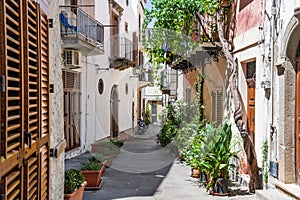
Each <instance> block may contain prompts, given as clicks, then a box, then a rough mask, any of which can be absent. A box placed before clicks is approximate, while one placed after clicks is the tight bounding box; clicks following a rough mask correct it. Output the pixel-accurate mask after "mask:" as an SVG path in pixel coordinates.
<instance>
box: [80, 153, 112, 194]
mask: <svg viewBox="0 0 300 200" xmlns="http://www.w3.org/2000/svg"><path fill="white" fill-rule="evenodd" d="M105 168H106V165H105V164H103V163H102V162H100V161H99V160H97V159H96V158H95V157H91V158H89V159H88V162H85V163H81V173H82V174H83V176H84V178H85V180H86V181H87V185H86V189H99V188H100V187H101V184H102V178H101V177H102V175H103V173H104V172H105Z"/></svg>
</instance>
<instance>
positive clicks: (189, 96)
mask: <svg viewBox="0 0 300 200" xmlns="http://www.w3.org/2000/svg"><path fill="white" fill-rule="evenodd" d="M185 101H186V102H187V103H191V101H192V90H191V88H186V89H185Z"/></svg>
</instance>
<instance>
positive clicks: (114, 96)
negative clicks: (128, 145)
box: [110, 85, 119, 138]
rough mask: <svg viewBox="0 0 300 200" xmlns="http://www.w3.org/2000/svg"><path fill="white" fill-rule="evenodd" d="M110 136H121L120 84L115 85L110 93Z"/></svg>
mask: <svg viewBox="0 0 300 200" xmlns="http://www.w3.org/2000/svg"><path fill="white" fill-rule="evenodd" d="M110 136H111V137H113V138H116V137H118V136H119V93H118V86H116V85H115V86H113V88H112V89H111V95H110Z"/></svg>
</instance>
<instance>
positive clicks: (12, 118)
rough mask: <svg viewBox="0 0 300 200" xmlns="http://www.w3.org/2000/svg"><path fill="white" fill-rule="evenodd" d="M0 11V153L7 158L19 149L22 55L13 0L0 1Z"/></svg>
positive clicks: (16, 5) (17, 10)
mask: <svg viewBox="0 0 300 200" xmlns="http://www.w3.org/2000/svg"><path fill="white" fill-rule="evenodd" d="M1 4H2V6H1V7H2V9H1V11H2V12H1V13H3V14H4V17H3V21H2V25H1V26H2V27H5V28H4V32H3V34H4V41H3V45H1V46H2V49H3V51H2V52H3V55H2V60H3V61H4V62H3V61H2V63H3V64H4V65H2V66H1V72H2V73H1V74H2V75H3V76H4V77H5V86H6V90H5V92H3V94H2V95H3V98H2V102H1V107H2V106H3V109H4V110H5V111H4V112H3V115H2V117H3V118H1V119H2V123H1V124H3V126H2V127H1V131H3V133H1V141H2V144H1V150H2V151H1V155H2V156H4V158H8V157H9V156H10V155H12V154H13V152H14V151H18V150H19V149H20V148H22V147H23V146H22V143H23V142H22V137H21V134H22V130H23V127H22V121H23V119H22V117H23V116H24V113H23V108H22V107H21V104H20V102H22V101H23V94H22V90H21V88H22V87H23V82H24V81H23V63H22V62H21V61H22V59H21V58H22V57H23V52H22V46H21V44H22V42H23V41H22V40H23V39H22V33H23V31H22V24H23V23H22V22H21V20H22V10H21V9H22V8H21V5H20V3H16V2H15V1H7V0H6V1H1ZM1 29H2V28H1Z"/></svg>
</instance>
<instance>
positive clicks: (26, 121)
mask: <svg viewBox="0 0 300 200" xmlns="http://www.w3.org/2000/svg"><path fill="white" fill-rule="evenodd" d="M48 40H49V38H48V20H47V16H46V15H45V14H44V13H43V11H41V10H40V8H39V4H38V3H36V2H35V1H34V0H2V1H0V49H1V52H3V53H1V54H0V64H1V68H0V75H1V82H3V81H4V84H1V86H2V87H1V91H0V97H1V98H0V99H1V100H0V102H1V110H0V121H1V124H0V126H1V129H0V130H1V143H0V147H1V148H0V150H1V151H0V155H1V161H0V162H1V163H0V175H1V179H0V180H1V181H0V184H1V185H0V192H1V198H2V199H13V200H14V199H43V200H44V199H49V166H50V165H49V142H50V137H49V61H48V59H49V51H48V43H49V42H48Z"/></svg>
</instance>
